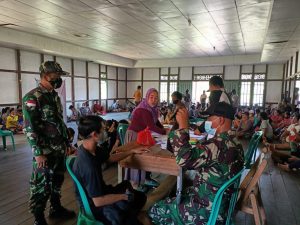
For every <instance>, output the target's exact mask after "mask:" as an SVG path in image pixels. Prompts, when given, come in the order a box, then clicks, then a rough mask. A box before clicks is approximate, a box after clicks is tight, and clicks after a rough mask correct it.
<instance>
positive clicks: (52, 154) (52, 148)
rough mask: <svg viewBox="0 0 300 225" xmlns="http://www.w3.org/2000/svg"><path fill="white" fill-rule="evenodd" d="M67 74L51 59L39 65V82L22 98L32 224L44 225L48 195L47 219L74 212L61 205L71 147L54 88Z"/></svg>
mask: <svg viewBox="0 0 300 225" xmlns="http://www.w3.org/2000/svg"><path fill="white" fill-rule="evenodd" d="M63 74H66V72H64V71H63V70H62V68H61V67H60V65H59V64H58V63H56V62H53V61H47V62H44V63H43V64H42V65H41V66H40V76H41V81H40V84H39V86H38V87H37V88H35V89H33V90H31V91H30V92H29V93H27V94H26V95H25V96H24V98H23V113H24V126H25V133H26V136H27V140H28V142H29V144H30V146H31V149H32V153H33V162H32V165H33V172H32V176H31V179H30V200H29V209H30V212H31V213H33V214H34V216H35V222H34V224H35V225H46V224H47V222H46V220H45V217H44V210H45V207H46V204H47V201H48V199H49V197H50V203H51V206H50V211H49V218H64V219H67V218H72V217H75V216H76V214H75V212H73V211H69V210H67V209H65V208H64V207H62V206H61V204H60V197H61V196H60V193H61V186H62V184H63V181H64V172H65V156H66V152H68V151H69V150H70V144H69V141H68V135H67V127H66V125H65V123H64V121H63V115H62V112H63V108H62V105H61V102H60V98H59V96H58V94H57V92H56V91H55V90H54V89H57V88H59V87H60V86H61V84H62V79H61V77H60V76H61V75H63Z"/></svg>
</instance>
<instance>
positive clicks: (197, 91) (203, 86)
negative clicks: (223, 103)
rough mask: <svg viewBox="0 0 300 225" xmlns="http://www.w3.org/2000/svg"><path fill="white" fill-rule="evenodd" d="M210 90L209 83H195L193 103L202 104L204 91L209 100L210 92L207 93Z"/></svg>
mask: <svg viewBox="0 0 300 225" xmlns="http://www.w3.org/2000/svg"><path fill="white" fill-rule="evenodd" d="M208 89H209V82H208V81H193V88H192V102H200V96H201V95H202V93H203V91H205V94H206V95H207V99H208V98H209V95H210V92H207V90H208ZM206 101H208V100H206Z"/></svg>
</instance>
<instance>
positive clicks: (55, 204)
mask: <svg viewBox="0 0 300 225" xmlns="http://www.w3.org/2000/svg"><path fill="white" fill-rule="evenodd" d="M50 202H51V206H50V210H49V218H51V219H72V218H74V217H75V216H76V213H75V212H74V211H72V210H69V209H66V208H65V207H63V206H62V205H61V203H60V198H59V197H56V198H55V197H54V198H51V199H50Z"/></svg>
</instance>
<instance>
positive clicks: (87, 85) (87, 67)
mask: <svg viewBox="0 0 300 225" xmlns="http://www.w3.org/2000/svg"><path fill="white" fill-rule="evenodd" d="M85 80H86V100H87V101H89V100H90V98H89V63H88V61H86V62H85Z"/></svg>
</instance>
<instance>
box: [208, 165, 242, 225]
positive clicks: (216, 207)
mask: <svg viewBox="0 0 300 225" xmlns="http://www.w3.org/2000/svg"><path fill="white" fill-rule="evenodd" d="M243 171H244V169H242V170H241V171H240V172H238V173H237V174H236V175H235V176H234V177H233V178H231V179H230V180H229V181H227V182H226V183H225V184H223V185H222V187H221V188H220V189H219V190H218V192H217V194H216V196H215V199H214V202H213V205H212V209H211V214H210V216H209V220H208V222H207V225H215V224H216V221H217V218H218V215H219V211H220V206H221V204H222V200H223V195H224V192H225V191H226V190H228V189H229V188H230V187H231V188H233V193H232V194H231V198H230V202H229V208H228V211H227V217H226V225H230V224H233V223H232V216H233V212H234V208H235V205H236V202H237V198H238V193H239V186H240V180H241V175H242V173H243Z"/></svg>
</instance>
